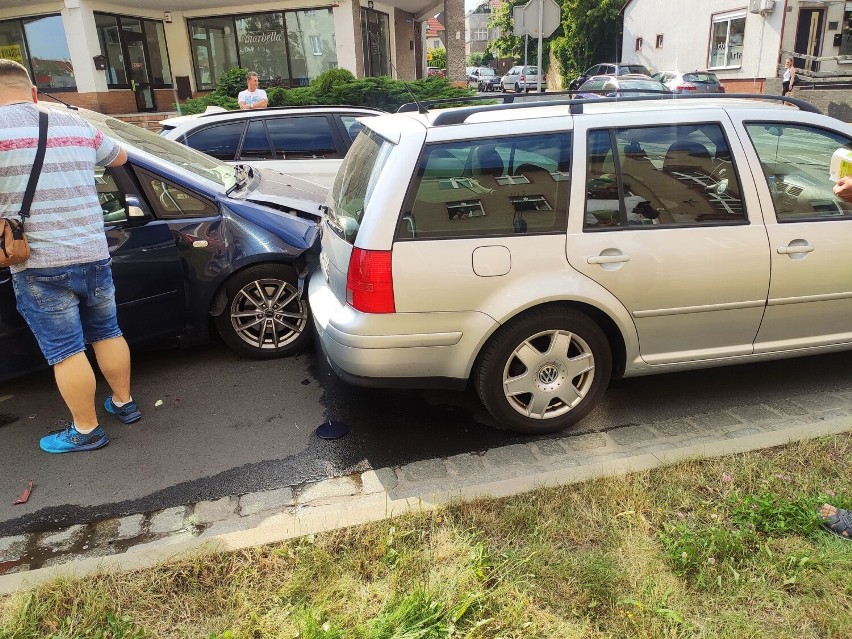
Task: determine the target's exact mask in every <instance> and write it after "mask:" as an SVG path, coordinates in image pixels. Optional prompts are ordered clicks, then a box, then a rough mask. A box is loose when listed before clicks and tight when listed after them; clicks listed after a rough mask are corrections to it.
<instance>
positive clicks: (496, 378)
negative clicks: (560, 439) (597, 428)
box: [474, 307, 612, 434]
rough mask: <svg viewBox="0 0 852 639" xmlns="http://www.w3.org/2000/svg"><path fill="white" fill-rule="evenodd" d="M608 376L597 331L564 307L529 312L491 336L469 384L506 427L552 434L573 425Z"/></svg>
mask: <svg viewBox="0 0 852 639" xmlns="http://www.w3.org/2000/svg"><path fill="white" fill-rule="evenodd" d="M611 373H612V353H611V351H610V346H609V342H608V341H607V338H606V336H605V335H604V333H603V331H602V330H601V329H600V327H599V326H598V325H597V324H596V323H595V322H594V321H592V320H591V319H590V318H589V317H588V316H586V315H584V314H583V313H581V312H579V311H577V310H574V309H571V308H567V307H546V308H541V309H534V310H532V311H529V312H527V313H525V314H524V315H522V316H520V317H518V318H517V319H515V320H513V321H511V322H509V323H508V324H506V326H504V327H503V328H501V329H500V330H499V331H497V333H495V334H494V336H492V338H491V339H490V340H489V342H488V343H487V344H486V346H485V348H484V349H483V351H482V354H481V356H480V357H479V360H478V362H477V367H476V370H475V376H474V382H475V386H476V390H477V392H478V394H479V397H480V399H481V400H482V403H483V404H484V405H485V407H486V408H487V409H488V412H490V413H491V414H492V415H493V416H494V418H495V419H496V420H497V421H498V422H500V423H501V424H502V425H504V426H506V427H507V428H508V429H510V430H513V431H516V432H520V433H526V434H543V433H553V432H557V431H560V430H563V429H565V428H568V427H569V426H572V425H574V424H576V423H577V422H578V421H580V420H581V419H582V418H583V417H585V416H586V415H587V414H588V413H589V411H590V410H592V408H593V407H594V406H595V405H596V404H597V403H598V401H599V400H600V398H601V396H602V395H603V393H604V391H605V390H606V387H607V385H608V384H609V380H610V375H611Z"/></svg>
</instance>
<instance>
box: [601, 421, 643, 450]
mask: <svg viewBox="0 0 852 639" xmlns="http://www.w3.org/2000/svg"><path fill="white" fill-rule="evenodd" d="M607 434H608V435H609V436H610V437H611V438H612V441H614V442H615V443H616V444H618V445H619V446H632V445H634V444H645V443H648V442H650V441H653V440H654V433H653V432H651V429H649V428H648V427H647V426H640V425H636V426H622V427H621V428H613V429H612V430H608V431H607Z"/></svg>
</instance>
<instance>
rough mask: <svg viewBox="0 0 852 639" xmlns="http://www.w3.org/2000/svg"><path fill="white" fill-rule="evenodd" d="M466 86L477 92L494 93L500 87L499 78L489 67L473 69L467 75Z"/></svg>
mask: <svg viewBox="0 0 852 639" xmlns="http://www.w3.org/2000/svg"><path fill="white" fill-rule="evenodd" d="M467 86H468V88H469V89H476V90H477V91H496V90H497V89H498V88H499V86H500V76H499V75H497V72H496V71H495V70H494V69H492V68H491V67H474V68H473V69H472V70H471V71H470V72H469V73H468V74H467Z"/></svg>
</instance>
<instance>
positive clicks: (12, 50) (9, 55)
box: [0, 44, 24, 64]
mask: <svg viewBox="0 0 852 639" xmlns="http://www.w3.org/2000/svg"><path fill="white" fill-rule="evenodd" d="M0 58H3V59H4V60H14V61H15V62H17V63H19V64H23V63H24V56H23V55H21V45H20V44H2V45H0Z"/></svg>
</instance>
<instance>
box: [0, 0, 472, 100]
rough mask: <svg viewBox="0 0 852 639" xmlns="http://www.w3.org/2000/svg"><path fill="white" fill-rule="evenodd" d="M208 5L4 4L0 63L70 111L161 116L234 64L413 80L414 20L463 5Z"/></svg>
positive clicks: (189, 1)
mask: <svg viewBox="0 0 852 639" xmlns="http://www.w3.org/2000/svg"><path fill="white" fill-rule="evenodd" d="M219 1H220V0H181V1H180V2H177V3H172V2H170V1H167V0H149V1H148V2H146V3H144V6H139V5H130V4H118V3H115V2H110V1H103V0H47V1H45V2H29V1H28V0H10V1H8V2H4V3H3V5H2V7H0V57H2V58H8V59H12V60H17V61H18V62H21V63H22V64H23V65H24V66H26V67H27V68H28V69H29V70H30V73H31V75H32V78H33V80H34V82H35V83H36V85H37V86H38V87H39V89H40V91H42V92H46V93H48V94H51V95H54V96H56V97H57V98H59V99H61V100H63V101H66V102H68V103H70V104H75V105H78V106H83V107H86V108H91V109H94V110H97V111H101V112H103V113H133V112H145V111H165V110H170V109H171V108H172V105H173V104H174V103H175V102H177V101H178V99H186V98H187V97H191V96H193V95H198V94H199V93H203V92H205V91H209V90H211V89H213V88H214V87H215V85H216V81H217V79H218V78H219V77H221V75H222V74H224V73H226V72H227V71H228V70H229V69H232V68H235V67H242V68H247V69H251V70H253V71H256V72H257V73H258V74H259V76H260V78H261V86H285V87H294V86H303V85H306V84H307V83H309V82H310V81H311V80H312V79H313V78H315V77H317V76H318V75H319V74H320V73H322V72H323V71H326V70H328V69H334V68H343V69H348V70H350V71H352V72H353V73H354V74H355V75H356V76H358V77H364V76H381V75H387V76H391V77H398V78H402V79H414V78H417V77H422V75H423V74H424V71H425V66H426V64H425V56H424V55H423V51H424V49H425V41H424V40H425V34H426V29H425V28H423V22H424V21H425V20H426V19H428V17H429V16H430V15H435V13H436V10H440V9H443V10H444V11H445V12H449V11H452V12H454V13H457V14H458V17H457V18H455V20H456V21H457V22H461V20H462V19H463V7H464V5H463V0H444V1H442V2H438V3H436V2H434V1H426V2H424V0H394V1H393V3H391V2H382V1H380V0H369V1H364V2H361V1H360V0H333V1H332V2H331V3H326V4H323V3H322V0H286V1H284V2H281V1H279V2H274V3H247V4H242V5H238V6H237V5H233V4H228V5H225V4H217V2H219ZM430 12H431V14H430ZM457 40H458V38H457ZM451 55H452V56H454V57H455V58H457V60H453V64H450V62H449V59H450V56H451ZM463 55H464V50H463V43H461V42H459V43H458V44H457V45H456V46H449V47H448V67H449V68H452V69H453V70H454V72H455V73H457V74H458V75H460V78H459V79H464V75H463V69H464V59H463ZM458 68H460V69H461V72H458ZM448 70H449V69H448ZM453 79H455V78H453Z"/></svg>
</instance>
